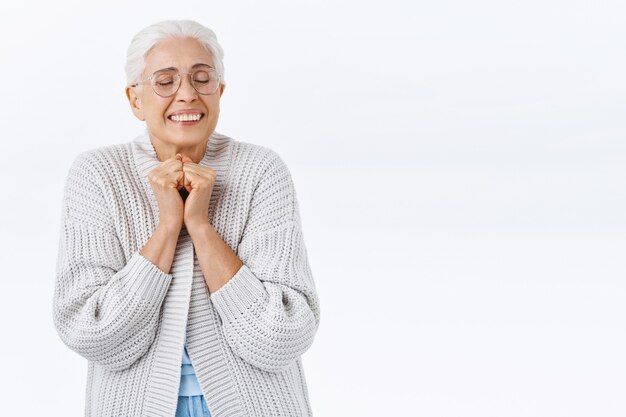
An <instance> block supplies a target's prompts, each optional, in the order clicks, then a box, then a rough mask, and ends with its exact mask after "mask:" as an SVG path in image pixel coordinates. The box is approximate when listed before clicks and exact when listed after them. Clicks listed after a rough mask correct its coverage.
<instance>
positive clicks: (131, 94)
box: [126, 86, 146, 121]
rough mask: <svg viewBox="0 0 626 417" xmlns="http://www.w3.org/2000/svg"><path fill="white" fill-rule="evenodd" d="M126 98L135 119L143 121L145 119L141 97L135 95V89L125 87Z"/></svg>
mask: <svg viewBox="0 0 626 417" xmlns="http://www.w3.org/2000/svg"><path fill="white" fill-rule="evenodd" d="M126 98H128V103H129V104H130V109H131V110H132V111H133V114H134V115H135V117H136V118H137V119H139V120H141V121H145V120H146V118H145V117H144V115H143V103H142V102H141V97H140V96H139V95H138V94H137V91H136V89H135V87H131V86H127V87H126Z"/></svg>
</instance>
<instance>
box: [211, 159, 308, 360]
mask: <svg viewBox="0 0 626 417" xmlns="http://www.w3.org/2000/svg"><path fill="white" fill-rule="evenodd" d="M237 254H238V256H239V258H240V259H241V261H242V262H243V265H241V267H240V268H239V269H238V270H236V273H235V274H234V275H233V276H232V278H230V280H228V281H227V282H226V283H225V284H223V286H221V287H220V288H219V289H218V290H217V291H216V292H214V293H212V294H211V301H212V302H213V304H214V306H215V308H216V310H217V311H218V313H219V315H220V317H221V319H222V323H223V329H224V333H225V335H226V338H227V340H228V343H229V345H230V346H231V348H232V349H233V351H234V352H235V353H236V354H237V355H239V356H240V357H241V358H242V359H243V360H245V361H246V362H248V363H250V364H251V365H253V366H256V367H258V368H260V369H263V370H265V371H269V372H279V371H282V370H284V369H285V368H287V367H288V366H289V365H290V364H291V363H292V362H293V361H294V360H296V359H297V358H298V357H300V356H301V355H302V354H303V353H304V352H305V351H306V350H307V349H308V348H309V347H310V346H311V344H312V343H313V338H314V336H315V333H316V331H317V328H318V326H319V319H320V313H319V303H318V298H317V294H316V292H315V284H314V282H313V277H312V274H311V269H310V267H309V263H308V260H307V253H306V248H305V245H304V241H303V238H302V232H301V226H300V219H299V214H298V206H297V201H296V195H295V190H294V187H293V182H292V180H291V175H290V173H289V171H288V169H287V167H286V166H285V164H284V163H283V161H282V160H281V159H280V158H279V157H278V156H277V155H276V154H273V158H272V160H271V161H270V163H269V166H268V168H267V170H266V171H265V173H264V174H263V177H262V178H261V180H260V183H259V185H258V187H257V189H256V191H255V193H254V196H253V199H252V203H251V209H250V213H249V216H248V222H247V224H246V229H245V231H244V234H243V238H242V240H241V242H240V244H239V245H238V248H237Z"/></svg>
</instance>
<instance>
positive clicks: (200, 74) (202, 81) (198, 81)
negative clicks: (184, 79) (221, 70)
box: [192, 69, 219, 94]
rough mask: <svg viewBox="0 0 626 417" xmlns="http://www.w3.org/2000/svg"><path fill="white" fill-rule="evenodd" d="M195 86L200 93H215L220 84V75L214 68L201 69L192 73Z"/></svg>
mask: <svg viewBox="0 0 626 417" xmlns="http://www.w3.org/2000/svg"><path fill="white" fill-rule="evenodd" d="M192 80H193V86H194V87H195V89H196V91H197V92H198V93H200V94H213V93H214V92H215V90H217V87H218V85H219V77H218V76H217V72H216V71H215V70H214V69H208V70H206V69H201V70H198V71H196V72H194V73H193V75H192Z"/></svg>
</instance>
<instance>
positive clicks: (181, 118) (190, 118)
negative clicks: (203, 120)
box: [170, 114, 202, 122]
mask: <svg viewBox="0 0 626 417" xmlns="http://www.w3.org/2000/svg"><path fill="white" fill-rule="evenodd" d="M200 117H202V115H201V114H175V115H174V116H171V117H170V118H171V119H172V120H173V121H175V122H195V121H197V120H200Z"/></svg>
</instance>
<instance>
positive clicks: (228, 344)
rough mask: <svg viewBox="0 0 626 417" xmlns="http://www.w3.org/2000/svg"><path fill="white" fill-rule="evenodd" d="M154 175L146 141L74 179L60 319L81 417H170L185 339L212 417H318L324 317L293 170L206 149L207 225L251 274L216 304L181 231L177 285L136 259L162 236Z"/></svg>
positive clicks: (78, 165)
mask: <svg viewBox="0 0 626 417" xmlns="http://www.w3.org/2000/svg"><path fill="white" fill-rule="evenodd" d="M158 164H159V161H158V159H157V157H156V153H155V151H154V148H153V146H152V144H151V142H150V139H149V137H148V135H147V133H144V134H142V135H140V136H138V137H137V138H136V139H135V140H134V141H133V142H131V143H125V144H119V145H113V146H107V147H102V148H98V149H95V150H91V151H87V152H84V153H82V154H80V155H79V156H78V157H77V158H76V159H75V161H74V163H73V164H72V167H71V169H70V171H69V174H68V177H67V183H66V186H65V193H64V200H63V217H62V227H61V238H60V245H59V257H58V265H57V275H56V283H55V292H54V301H53V315H54V324H55V326H56V329H57V331H58V333H59V335H60V337H61V339H62V340H63V342H64V343H65V344H66V345H67V346H69V347H70V348H71V349H72V350H74V351H76V352H77V353H79V354H80V355H82V356H83V357H85V358H86V359H87V360H88V374H87V389H86V404H85V415H86V416H89V417H99V416H103V417H104V416H106V417H134V416H145V417H159V416H161V417H173V416H174V414H175V410H176V403H177V396H178V385H179V382H180V365H181V359H182V354H183V344H184V339H185V332H186V338H187V349H188V352H189V356H190V358H191V361H192V363H193V367H194V370H195V372H196V375H197V377H198V380H199V381H200V385H201V387H202V391H203V393H204V396H205V398H206V401H207V404H208V406H209V409H210V411H211V415H212V416H213V417H235V416H237V417H243V416H258V417H269V416H276V417H277V416H294V417H295V416H298V417H301V416H310V415H312V412H311V407H310V405H309V398H308V392H307V386H306V382H305V376H304V372H303V368H302V362H301V355H302V354H303V353H304V352H305V351H306V350H307V349H308V348H309V346H311V343H312V342H313V338H314V336H315V333H316V331H317V328H318V326H319V319H320V312H319V303H318V298H317V295H316V291H315V284H314V282H313V277H312V275H311V269H310V266H309V263H308V259H307V251H306V248H305V245H304V242H303V237H302V230H301V223H300V217H299V211H298V202H297V199H296V193H295V190H294V186H293V182H292V179H291V175H290V173H289V170H288V169H287V167H286V165H285V164H284V162H283V161H282V159H281V158H280V157H279V156H278V154H277V153H275V152H274V151H272V150H270V149H268V148H265V147H262V146H259V145H254V144H250V143H245V142H240V141H235V140H233V139H231V138H229V137H227V136H224V135H221V134H217V133H214V134H213V135H212V136H211V138H210V140H209V143H208V145H207V149H206V154H205V156H204V158H203V159H202V161H200V164H201V165H203V166H209V167H211V168H212V169H214V170H215V171H216V173H217V179H216V183H215V186H214V189H213V194H212V196H211V202H210V207H209V221H210V223H211V224H212V225H213V227H214V228H215V230H216V231H217V232H218V233H219V235H220V236H221V237H222V238H223V239H224V241H225V242H226V243H227V244H228V245H229V246H230V247H231V248H232V249H233V251H235V253H236V254H237V255H238V256H239V258H240V259H241V260H242V262H243V264H244V265H243V266H242V267H241V268H240V269H239V270H238V271H237V273H236V274H235V275H234V276H233V277H232V279H231V280H230V281H228V283H226V284H225V285H224V286H223V287H222V288H220V289H219V290H218V291H216V292H215V293H213V294H211V293H209V291H208V288H207V286H206V284H205V282H204V278H203V275H202V271H201V269H200V266H199V264H198V260H197V257H196V256H195V255H194V247H193V243H192V241H191V238H190V237H189V234H188V233H187V231H186V230H185V228H184V227H183V229H182V230H181V233H180V236H179V239H178V243H177V246H176V253H175V255H174V260H173V264H172V268H171V270H170V273H169V274H166V273H164V272H163V271H161V270H160V269H159V268H157V267H156V266H155V265H154V264H152V263H151V262H149V261H148V260H147V259H146V258H144V257H143V256H141V255H140V254H139V250H140V249H141V248H142V247H143V246H144V245H145V243H146V242H147V241H148V239H149V238H150V236H151V235H152V233H153V232H154V230H155V228H156V226H157V224H158V219H159V208H158V205H157V202H156V199H155V197H154V194H153V192H152V188H151V187H150V184H149V182H148V179H147V176H148V173H149V172H150V171H151V170H152V169H153V168H155V167H156V166H157V165H158Z"/></svg>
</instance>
